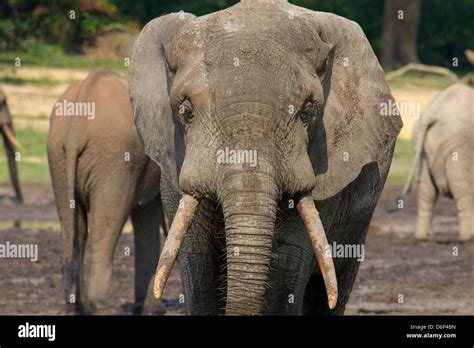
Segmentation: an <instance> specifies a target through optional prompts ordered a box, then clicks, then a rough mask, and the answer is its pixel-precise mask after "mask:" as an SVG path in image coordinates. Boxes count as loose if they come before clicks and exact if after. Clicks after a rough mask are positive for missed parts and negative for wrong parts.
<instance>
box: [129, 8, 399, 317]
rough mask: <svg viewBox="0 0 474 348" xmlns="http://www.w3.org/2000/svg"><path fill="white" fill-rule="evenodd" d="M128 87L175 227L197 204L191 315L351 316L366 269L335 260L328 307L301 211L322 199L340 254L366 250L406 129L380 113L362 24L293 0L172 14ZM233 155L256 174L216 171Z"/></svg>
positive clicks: (186, 255) (148, 43)
mask: <svg viewBox="0 0 474 348" xmlns="http://www.w3.org/2000/svg"><path fill="white" fill-rule="evenodd" d="M345 58H347V59H348V60H347V61H346V60H345ZM345 61H346V62H347V64H344V62H345ZM129 81H130V95H131V100H132V105H133V110H134V114H135V124H136V125H137V130H138V133H139V135H140V137H141V139H142V141H143V144H144V147H145V151H146V153H147V154H148V155H149V156H150V157H151V158H152V159H153V160H155V161H156V162H157V163H158V164H159V165H160V167H161V169H162V180H161V194H162V197H163V202H164V207H165V211H166V214H167V216H168V218H169V221H172V219H173V217H174V214H175V212H176V209H177V206H178V203H179V199H180V197H181V195H182V194H183V193H186V194H190V195H193V196H194V197H196V198H197V199H200V203H199V208H198V211H197V213H196V214H195V216H194V219H193V223H192V224H191V226H190V228H189V230H188V234H187V237H186V239H185V241H184V243H183V246H182V248H181V250H180V253H179V256H178V261H179V263H180V265H181V268H182V278H183V287H184V293H185V301H186V305H187V309H188V312H189V314H192V315H195V314H203V315H216V314H223V313H225V314H231V315H232V314H233V315H236V314H237V315H258V314H295V315H298V314H342V313H343V312H344V307H345V305H346V303H347V300H348V298H349V294H350V291H351V288H352V284H353V282H354V279H355V276H356V273H357V269H358V266H359V265H358V262H357V261H356V259H355V258H346V259H342V258H339V259H335V260H334V263H335V268H336V273H337V280H338V285H339V298H338V304H337V307H336V308H335V309H334V310H332V311H330V310H329V308H328V302H327V296H326V290H325V287H324V282H323V279H322V276H321V273H320V271H319V267H318V266H317V265H316V261H315V257H314V252H313V249H312V248H311V246H310V243H309V239H308V237H307V234H306V232H305V229H304V226H303V224H302V221H301V219H300V217H299V215H298V213H297V211H296V209H294V208H293V207H295V206H296V202H297V201H298V199H299V197H301V196H302V195H304V194H311V193H312V195H313V197H314V199H315V200H316V206H317V208H318V210H319V212H320V216H321V220H322V222H323V225H324V228H325V231H326V234H327V237H328V241H329V243H330V244H332V242H334V241H336V242H337V243H341V244H346V243H348V244H357V243H364V240H365V236H366V232H367V227H368V225H369V221H370V219H371V216H372V213H373V210H374V207H375V205H376V203H377V200H378V197H379V194H380V192H381V191H382V187H383V185H384V183H385V179H386V176H387V172H388V169H389V167H390V163H391V158H392V153H393V148H394V142H395V139H396V136H397V135H398V133H399V130H400V128H401V126H402V123H401V120H400V118H399V117H381V116H380V103H388V102H389V100H393V99H392V96H391V94H390V90H389V87H388V86H387V84H386V82H385V80H384V74H383V71H382V69H381V68H380V66H379V63H378V61H377V59H376V57H375V55H374V53H373V51H372V49H371V47H370V45H369V43H368V41H367V39H366V37H365V35H364V34H363V32H362V30H361V29H360V27H359V26H358V25H357V24H356V23H354V22H351V21H349V20H347V19H344V18H341V17H338V16H335V15H332V14H328V13H318V12H313V11H309V10H306V9H303V8H300V7H296V6H293V5H290V4H288V3H287V2H286V1H254V2H252V1H243V2H241V3H239V4H237V5H235V6H233V7H230V8H228V9H226V10H224V11H220V12H217V13H212V14H209V15H207V16H204V17H199V18H196V17H194V16H192V15H189V14H170V15H167V16H163V17H160V18H158V19H155V20H153V21H151V22H150V23H148V25H147V26H146V27H145V28H144V29H143V31H142V32H141V34H140V36H139V38H138V40H137V42H136V44H135V47H134V53H133V58H132V63H131V68H130V79H129ZM293 108H294V110H293ZM226 147H228V148H229V149H237V150H238V149H252V150H256V151H257V154H258V161H257V166H255V167H252V166H250V165H249V164H218V163H217V160H216V159H217V156H216V154H217V151H218V150H220V149H225V148H226ZM345 159H346V160H345ZM291 200H294V202H295V205H293V204H292V201H291ZM293 300H294V301H293Z"/></svg>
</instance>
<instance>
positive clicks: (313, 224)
mask: <svg viewBox="0 0 474 348" xmlns="http://www.w3.org/2000/svg"><path fill="white" fill-rule="evenodd" d="M198 206H199V200H198V199H196V198H194V197H193V196H191V195H187V194H185V195H184V196H183V197H182V199H181V201H180V204H179V207H178V210H177V212H176V215H175V217H174V219H173V222H172V224H171V228H170V230H169V232H168V237H167V239H166V242H165V244H164V247H163V250H162V253H161V256H160V260H159V262H158V267H157V270H156V276H155V284H154V295H155V297H156V298H161V296H162V294H163V291H164V288H165V285H166V282H167V280H168V277H169V275H170V272H171V269H172V267H173V264H174V262H175V260H176V258H177V256H178V253H179V250H180V248H181V245H182V243H183V241H184V239H185V237H186V233H187V230H188V228H189V226H190V225H191V222H192V219H193V217H194V215H195V213H196V211H197V209H198ZM297 210H298V213H299V215H300V217H301V219H302V221H303V224H304V226H305V229H306V232H307V234H308V237H309V240H310V243H311V245H312V247H313V250H314V253H315V255H316V258H317V261H318V264H319V267H320V270H321V274H322V276H323V279H324V282H325V285H326V292H327V296H328V304H329V308H330V309H334V308H335V307H336V303H337V297H338V290H337V279H336V271H335V267H334V263H333V260H332V256H331V255H330V254H328V253H326V252H325V251H326V250H327V248H328V242H327V239H326V234H325V231H324V228H323V225H322V223H321V220H320V217H319V213H318V211H317V209H316V207H315V205H314V201H313V198H312V197H311V195H305V196H303V197H302V198H301V199H300V200H299V201H298V204H297ZM228 262H229V261H228ZM260 310H261V308H260ZM239 313H246V311H238V310H237V311H235V310H230V309H229V307H228V308H227V311H226V314H239ZM259 313H260V312H259V311H256V312H255V313H253V314H259Z"/></svg>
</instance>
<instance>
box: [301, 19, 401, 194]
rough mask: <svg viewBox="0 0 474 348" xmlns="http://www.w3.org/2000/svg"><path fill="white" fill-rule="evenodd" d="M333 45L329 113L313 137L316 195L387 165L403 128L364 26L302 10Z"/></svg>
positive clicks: (328, 75) (329, 66)
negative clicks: (371, 167)
mask: <svg viewBox="0 0 474 348" xmlns="http://www.w3.org/2000/svg"><path fill="white" fill-rule="evenodd" d="M301 19H303V20H304V21H305V22H306V24H307V25H311V26H312V28H311V29H312V31H313V32H315V33H317V34H319V36H320V37H321V39H322V40H323V41H324V42H326V43H327V44H328V45H330V47H332V50H331V53H330V56H329V59H328V62H327V67H326V72H325V75H324V78H323V90H324V98H325V103H324V114H323V117H322V118H321V119H320V121H319V123H318V126H317V127H315V129H314V131H313V132H314V133H313V134H312V136H311V137H310V138H311V139H312V140H311V144H310V150H309V151H310V156H311V160H312V163H313V168H314V171H315V174H316V188H315V190H314V191H313V197H314V198H315V199H316V200H322V199H325V198H328V197H331V196H333V195H334V194H336V193H337V192H339V191H341V190H342V189H343V188H344V187H346V186H347V185H348V184H349V183H351V182H352V181H353V180H355V179H356V178H357V176H358V175H359V173H360V172H361V169H362V168H363V167H364V166H365V165H366V164H368V163H371V162H377V163H378V165H379V169H382V168H386V167H387V161H390V160H391V154H392V151H393V146H394V143H395V140H396V138H397V136H398V134H399V132H400V129H401V128H402V126H403V123H402V121H401V118H400V116H399V115H398V109H397V107H396V106H395V101H394V99H393V97H392V95H391V92H390V88H389V86H388V84H387V82H386V81H385V75H384V72H383V70H382V68H381V67H380V64H379V62H378V60H377V57H376V56H375V54H374V52H373V50H372V48H371V46H370V44H369V41H368V40H367V38H366V36H365V35H364V32H363V31H362V29H361V28H360V26H359V25H358V24H357V23H355V22H352V21H350V20H347V19H345V18H342V17H339V16H336V15H332V14H328V13H322V12H312V11H308V12H305V13H304V14H302V18H301Z"/></svg>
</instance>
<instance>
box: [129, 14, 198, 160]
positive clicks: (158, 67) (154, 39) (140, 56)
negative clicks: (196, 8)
mask: <svg viewBox="0 0 474 348" xmlns="http://www.w3.org/2000/svg"><path fill="white" fill-rule="evenodd" d="M193 18H195V17H194V16H193V15H191V14H187V13H173V14H169V15H165V16H162V17H159V18H156V19H154V20H152V21H151V22H149V23H148V24H147V25H146V26H145V27H144V28H143V30H142V31H141V33H140V35H139V36H138V38H137V41H136V42H135V46H134V48H133V56H132V61H131V65H130V69H129V93H130V99H131V102H132V108H133V114H134V119H135V125H136V128H137V131H138V135H139V137H140V139H141V141H142V143H143V147H144V149H145V153H146V154H147V155H148V156H149V157H150V158H151V159H152V160H153V161H155V162H156V163H157V164H158V165H159V166H160V167H162V168H163V165H166V164H165V163H164V162H165V161H166V160H167V158H169V155H170V154H173V153H174V132H175V126H174V121H173V113H172V109H171V102H170V95H169V89H170V83H169V78H170V76H171V75H172V72H171V71H170V69H169V66H168V62H170V61H174V57H172V56H171V55H172V51H173V50H172V49H170V47H169V46H170V45H171V43H172V42H173V40H174V38H175V37H176V36H177V35H178V34H179V33H180V31H181V29H182V28H183V27H184V26H185V25H186V24H187V23H188V22H189V21H190V20H192V19H193Z"/></svg>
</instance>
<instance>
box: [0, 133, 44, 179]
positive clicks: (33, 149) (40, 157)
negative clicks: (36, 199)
mask: <svg viewBox="0 0 474 348" xmlns="http://www.w3.org/2000/svg"><path fill="white" fill-rule="evenodd" d="M47 136H48V133H47V132H45V131H37V130H34V129H32V128H26V129H17V130H16V137H17V139H18V141H19V142H20V144H21V145H22V146H23V148H24V150H23V151H21V161H18V162H17V164H18V171H19V175H20V181H21V184H27V183H28V184H35V185H49V184H50V177H49V169H48V163H47V154H46V139H47ZM0 147H3V144H2V145H0ZM0 150H1V151H0V185H1V186H8V185H10V178H9V174H8V164H7V160H6V156H5V151H4V150H3V149H0ZM32 157H34V159H35V162H30V161H29V160H28V158H32ZM36 162H40V163H36Z"/></svg>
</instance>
